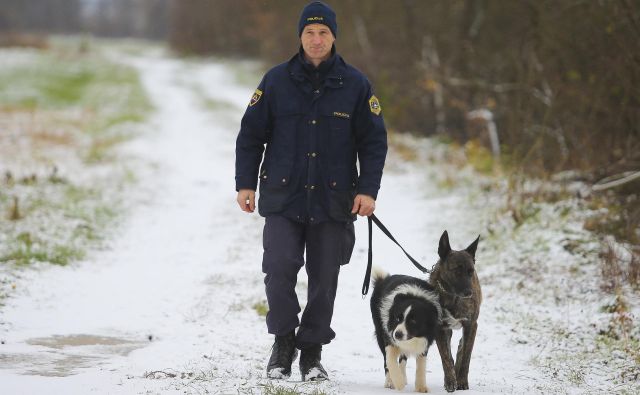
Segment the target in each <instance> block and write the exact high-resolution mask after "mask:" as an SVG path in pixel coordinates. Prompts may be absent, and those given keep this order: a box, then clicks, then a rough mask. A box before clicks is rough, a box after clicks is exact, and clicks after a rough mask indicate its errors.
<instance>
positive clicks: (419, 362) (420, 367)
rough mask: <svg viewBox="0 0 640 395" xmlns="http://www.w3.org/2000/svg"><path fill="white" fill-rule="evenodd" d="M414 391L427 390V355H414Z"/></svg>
mask: <svg viewBox="0 0 640 395" xmlns="http://www.w3.org/2000/svg"><path fill="white" fill-rule="evenodd" d="M416 392H429V388H428V387H427V356H426V355H418V356H417V357H416Z"/></svg>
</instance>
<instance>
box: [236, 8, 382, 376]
mask: <svg viewBox="0 0 640 395" xmlns="http://www.w3.org/2000/svg"><path fill="white" fill-rule="evenodd" d="M337 29H338V26H337V23H336V15H335V13H334V12H333V10H332V9H331V8H329V6H327V5H326V4H324V3H322V2H320V1H314V2H312V3H310V4H308V5H307V6H306V7H305V8H304V9H303V10H302V14H301V15H300V21H299V24H298V36H299V37H300V41H301V44H302V45H301V47H300V50H299V52H298V53H297V54H296V55H295V56H293V57H292V58H291V60H289V61H288V62H286V63H283V64H280V65H278V66H276V67H274V68H272V69H271V70H269V72H267V74H266V75H265V76H264V77H263V79H262V81H261V82H260V85H259V86H258V89H256V91H255V93H254V94H253V97H252V98H251V100H250V102H249V106H248V108H247V110H246V112H245V114H244V117H243V118H242V123H241V128H240V132H239V134H238V138H237V141H236V190H237V191H238V196H237V199H238V204H239V205H240V208H241V209H242V210H243V211H246V212H248V213H252V212H253V211H254V209H255V195H256V192H255V191H256V187H257V181H258V179H259V180H260V190H259V201H258V211H259V213H260V215H262V216H263V217H265V226H264V233H263V244H264V246H263V247H264V255H263V261H262V270H263V272H264V273H265V278H264V283H265V289H266V295H267V301H268V303H269V313H268V314H267V328H268V331H269V333H271V334H274V335H275V342H274V345H273V348H272V353H271V357H270V359H269V362H268V365H267V376H268V377H269V378H288V377H289V376H290V374H291V364H292V363H293V361H294V360H295V358H296V355H297V349H300V350H301V355H300V372H301V375H302V380H303V381H307V380H325V379H327V378H328V376H327V372H326V371H325V369H324V368H323V366H322V364H321V363H320V358H321V351H322V345H323V344H328V343H329V342H330V341H331V340H332V339H333V338H334V337H335V332H334V331H333V330H332V329H331V326H330V325H331V317H332V315H333V303H334V300H335V296H336V289H337V285H338V274H339V272H340V266H341V265H344V264H346V263H348V262H349V260H350V258H351V253H352V251H353V245H354V242H355V235H354V227H353V221H354V220H355V219H356V214H359V215H361V216H369V215H371V214H372V213H373V211H374V209H375V199H376V196H377V194H378V189H379V188H380V179H381V177H382V169H383V167H384V161H385V157H386V154H387V135H386V129H385V126H384V121H383V118H382V113H381V107H380V103H379V101H378V99H377V98H376V96H375V95H374V94H373V92H372V88H371V84H370V83H369V81H368V80H367V78H366V77H365V76H364V75H363V74H362V73H361V72H360V71H358V70H356V69H355V68H354V67H352V66H350V65H348V64H347V63H346V62H345V61H344V60H343V59H342V57H341V56H340V55H338V54H337V53H336V50H335V46H334V41H335V37H336V35H337V34H336V33H337ZM265 147H266V149H265ZM356 162H358V163H359V170H360V171H359V173H358V167H357V165H356ZM305 250H306V271H307V274H308V279H309V281H308V290H307V305H306V307H305V309H304V312H303V313H302V317H301V319H300V320H298V313H299V312H300V305H299V303H298V299H297V296H296V292H295V286H296V282H297V274H298V271H299V270H300V269H301V267H302V266H305V259H304V258H303V254H304V253H305ZM296 328H298V330H297V333H296V331H295V330H296Z"/></svg>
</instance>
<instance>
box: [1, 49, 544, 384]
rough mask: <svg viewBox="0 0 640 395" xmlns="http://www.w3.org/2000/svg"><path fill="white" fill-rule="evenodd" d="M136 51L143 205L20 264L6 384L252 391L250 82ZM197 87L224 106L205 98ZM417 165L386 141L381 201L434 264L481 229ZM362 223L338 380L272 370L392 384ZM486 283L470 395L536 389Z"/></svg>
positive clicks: (256, 355) (334, 349)
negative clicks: (92, 248)
mask: <svg viewBox="0 0 640 395" xmlns="http://www.w3.org/2000/svg"><path fill="white" fill-rule="evenodd" d="M132 62H133V64H135V65H136V67H139V68H140V69H141V70H144V73H143V80H144V85H145V86H146V88H147V89H148V91H149V93H150V96H151V98H152V100H153V102H154V105H155V106H156V109H157V113H156V116H155V117H154V118H153V120H152V122H151V125H150V127H149V130H148V131H147V133H146V134H145V135H144V136H142V137H141V138H139V139H138V140H136V141H134V142H133V143H131V144H130V145H129V146H128V147H127V150H129V151H130V152H132V153H134V154H136V155H137V156H139V157H140V158H142V159H143V160H144V161H145V163H149V164H151V165H150V166H141V167H140V169H139V176H140V183H139V186H138V187H137V188H138V189H137V190H135V191H132V193H131V200H132V202H133V206H134V209H133V210H132V214H131V215H130V216H129V217H128V218H127V220H126V221H125V222H124V223H123V224H122V226H121V230H119V231H118V236H117V237H116V238H115V239H114V240H113V243H112V245H111V247H110V248H109V249H108V250H107V251H99V252H95V253H94V254H93V255H92V256H91V257H89V258H88V259H87V260H86V261H84V262H80V263H78V264H75V265H73V266H71V267H62V268H61V267H46V268H42V269H41V270H34V271H30V272H28V273H26V274H25V276H24V278H23V280H22V281H23V284H21V287H24V291H22V292H17V293H16V296H15V297H14V298H12V299H10V300H8V301H7V306H6V307H5V314H4V318H5V320H6V321H7V322H8V329H7V331H6V333H1V334H0V337H1V338H2V339H4V340H5V342H6V344H4V345H2V346H1V347H2V348H1V349H0V383H1V384H0V387H1V388H2V389H1V390H0V392H2V393H7V394H14V393H29V394H33V393H47V394H50V393H65V394H72V393H88V392H93V393H127V394H129V393H168V392H176V393H183V392H185V391H186V392H188V393H257V392H260V390H261V389H264V388H265V387H264V386H265V385H267V386H268V385H269V382H268V381H266V380H264V379H263V378H262V376H263V369H264V364H265V361H266V359H267V356H268V353H269V349H270V346H271V341H272V339H271V337H270V336H269V335H267V333H266V327H265V324H264V319H263V318H262V317H260V316H258V314H257V313H256V312H255V311H254V309H253V307H252V306H253V305H254V304H255V303H258V302H260V301H262V300H263V299H264V290H263V285H262V273H261V271H260V259H261V253H262V246H261V230H262V219H261V218H260V217H258V216H257V215H245V214H243V213H241V212H240V211H239V210H238V209H237V207H236V205H235V193H234V181H233V161H234V144H235V135H236V133H237V127H238V125H239V119H240V117H241V115H242V112H243V110H244V106H245V103H246V102H247V100H248V98H249V96H250V94H251V91H252V88H251V87H246V86H239V85H237V84H236V83H234V82H233V78H231V77H230V75H231V74H232V73H231V72H232V70H231V69H230V68H229V66H223V65H217V64H212V63H207V64H194V63H186V62H183V61H179V60H172V59H169V58H166V57H162V56H156V57H149V58H144V59H142V58H139V59H137V60H132ZM256 78H259V76H256ZM256 83H257V81H256ZM203 96H204V97H206V98H208V99H209V100H210V101H213V102H215V103H218V104H220V103H222V104H224V105H220V106H219V108H217V109H216V110H215V111H211V110H208V111H207V110H205V109H204V107H203ZM422 166H424V163H420V162H418V163H417V164H404V163H403V162H402V160H401V159H400V156H399V155H397V154H396V153H392V154H391V156H390V157H389V165H388V167H387V170H386V172H385V176H384V179H383V188H382V192H381V194H380V198H379V202H378V213H379V216H380V217H381V219H383V220H384V221H385V222H386V223H387V225H388V227H389V228H390V229H392V230H397V231H396V233H397V236H398V238H400V239H401V240H402V242H403V244H405V245H406V246H407V248H408V249H409V250H410V251H411V252H412V253H414V254H415V255H416V257H418V258H419V259H420V260H422V261H423V262H425V264H428V265H431V264H432V263H434V262H435V260H436V249H437V241H438V238H439V237H440V234H441V233H442V231H443V230H444V229H448V230H449V233H450V237H451V241H452V246H453V247H454V248H457V249H460V248H464V247H466V245H467V244H468V243H469V242H471V241H472V240H473V239H474V238H475V236H476V235H477V234H478V233H481V232H482V230H481V229H478V226H479V225H478V223H477V221H475V220H474V213H472V212H470V211H469V210H468V209H466V208H465V206H466V205H465V198H464V197H463V196H456V195H451V194H449V193H443V192H441V191H439V188H438V186H437V185H435V183H434V181H433V179H434V178H432V177H430V175H433V174H434V172H437V171H438V168H437V167H435V166H436V165H433V167H430V168H424V167H422ZM356 231H357V235H358V238H359V239H358V241H357V245H356V249H355V252H354V256H353V259H352V263H351V264H349V265H348V266H346V267H344V269H343V272H342V275H341V279H340V282H341V285H340V289H339V292H338V300H337V302H336V312H335V316H334V323H333V327H334V329H335V330H336V332H337V334H338V336H337V338H336V340H335V341H334V342H333V343H332V344H331V345H330V346H328V347H326V348H325V351H324V354H323V356H324V361H325V366H326V367H327V368H328V370H329V374H330V375H331V377H332V379H333V380H332V381H331V382H328V383H324V384H321V385H309V384H302V383H297V382H295V381H294V380H297V379H298V377H299V373H298V371H297V368H296V369H295V370H294V375H293V376H292V381H290V382H287V383H283V382H276V383H274V384H275V385H286V386H287V387H295V388H297V390H299V391H301V392H309V391H313V390H315V389H318V390H321V391H326V392H328V393H331V392H346V393H361V394H373V393H380V394H389V393H392V392H390V391H389V390H386V389H383V388H382V383H383V371H382V358H381V356H380V355H379V350H377V347H376V344H375V341H374V338H373V325H372V323H371V317H370V313H369V307H368V298H367V299H365V300H363V299H362V298H361V296H360V287H361V282H362V275H363V272H364V265H365V263H366V222H365V221H362V220H359V221H358V222H357V230H356ZM375 246H376V247H375V256H376V263H377V264H379V265H380V266H382V267H384V268H385V269H387V270H388V271H390V272H392V273H400V272H402V273H407V274H413V275H418V273H417V271H416V270H415V269H413V268H412V267H411V266H410V264H409V263H408V261H406V260H405V258H404V257H403V256H402V255H401V252H400V251H399V250H397V248H396V247H395V246H394V245H392V244H391V243H390V242H389V241H388V240H385V239H384V238H383V236H382V235H381V234H380V233H378V234H377V235H376V241H375ZM478 259H479V262H482V244H481V245H480V248H479V258H478ZM300 278H301V280H302V281H301V282H302V283H304V280H303V279H304V274H303V273H301V276H300ZM300 290H301V291H302V292H304V284H303V285H302V286H301V287H300ZM485 295H486V298H485V300H486V302H485V305H484V306H483V314H481V321H480V327H479V330H478V339H477V341H476V344H477V346H476V350H475V353H474V356H473V360H472V367H471V376H470V383H471V387H472V390H471V391H468V392H465V394H474V393H496V392H508V393H512V392H528V391H530V390H532V388H533V387H532V385H533V383H534V382H535V381H536V380H541V378H540V377H535V375H536V373H535V372H529V368H528V367H527V360H528V358H529V357H530V354H531V350H528V349H526V348H525V346H524V345H522V346H519V347H518V346H514V345H513V344H510V343H509V340H508V339H509V336H507V335H506V334H508V332H509V328H507V327H503V326H502V325H501V324H499V323H497V322H494V321H493V320H492V315H491V311H492V307H491V303H492V302H491V298H492V297H493V295H492V291H491V288H487V289H485ZM301 296H302V295H301ZM301 299H304V298H303V297H301ZM428 361H429V362H428V373H427V383H428V384H429V386H430V388H431V390H432V391H433V392H434V393H443V392H444V390H443V386H442V371H441V368H440V362H439V357H438V356H437V350H436V348H435V347H434V348H433V349H432V350H431V353H430V356H429V359H428ZM412 366H413V365H412V364H411V363H410V369H412ZM409 381H410V384H409V387H408V388H407V390H405V391H408V390H412V389H413V385H412V380H411V379H410V380H409Z"/></svg>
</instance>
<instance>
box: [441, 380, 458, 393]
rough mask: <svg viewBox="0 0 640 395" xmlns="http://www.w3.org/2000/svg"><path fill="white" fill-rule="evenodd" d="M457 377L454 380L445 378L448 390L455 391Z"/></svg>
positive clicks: (445, 385) (445, 386)
mask: <svg viewBox="0 0 640 395" xmlns="http://www.w3.org/2000/svg"><path fill="white" fill-rule="evenodd" d="M456 387H457V385H456V379H455V378H454V379H453V380H447V379H446V378H445V380H444V389H445V390H447V392H453V391H455V390H456Z"/></svg>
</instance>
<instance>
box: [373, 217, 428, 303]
mask: <svg viewBox="0 0 640 395" xmlns="http://www.w3.org/2000/svg"><path fill="white" fill-rule="evenodd" d="M367 222H368V223H369V256H368V260H367V272H366V273H365V275H364V283H363V284H362V296H365V295H366V294H367V293H368V292H369V282H370V281H371V266H372V264H373V247H372V244H373V243H372V241H373V226H372V225H371V223H372V222H375V223H376V226H377V227H378V228H380V230H381V231H382V233H384V234H385V235H387V237H388V238H390V239H391V241H393V242H394V243H396V245H397V246H398V247H400V249H401V250H402V252H404V254H405V255H406V256H407V258H409V260H410V261H411V263H413V265H414V266H415V267H417V268H418V270H420V271H421V272H423V273H431V270H428V269H427V268H426V267H424V266H422V265H421V264H419V263H418V261H416V260H415V259H413V257H411V255H409V254H408V253H407V251H405V250H404V248H402V246H401V245H400V243H398V242H397V241H396V239H395V238H394V237H393V235H392V234H391V232H389V230H388V229H387V228H386V227H385V226H384V225H383V224H382V222H380V220H379V219H378V217H376V216H375V214H371V215H370V216H368V217H367Z"/></svg>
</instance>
